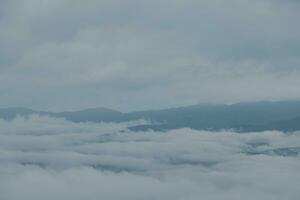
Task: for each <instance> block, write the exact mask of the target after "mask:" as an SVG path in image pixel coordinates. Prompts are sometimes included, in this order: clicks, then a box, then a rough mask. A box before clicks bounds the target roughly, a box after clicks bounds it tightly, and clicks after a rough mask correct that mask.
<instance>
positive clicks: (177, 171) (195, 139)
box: [0, 116, 300, 200]
mask: <svg viewBox="0 0 300 200" xmlns="http://www.w3.org/2000/svg"><path fill="white" fill-rule="evenodd" d="M141 123H145V122H143V121H139V122H128V123H121V124H113V123H109V124H105V123H103V124H93V123H72V122H68V121H65V120H64V119H57V118H49V117H39V116H32V117H29V118H17V119H15V120H12V121H3V120H1V121H0V125H1V131H0V152H1V154H0V177H1V178H0V199H1V200H27V199H28V200H29V199H30V200H38V199H45V200H48V199H49V200H51V199H58V200H60V199H61V200H69V199H70V200H77V199H78V200H80V199H88V200H93V199H95V200H96V199H99V198H100V199H107V200H116V199H124V200H127V199H128V200H129V199H130V200H134V199H137V200H138V199H139V200H140V199H145V200H146V199H149V200H150V199H151V200H154V199H157V200H158V199H174V200H187V199H191V200H194V199H195V200H196V199H199V198H201V199H209V200H214V199H230V200H234V199H236V200H238V199H246V200H247V199H249V200H250V199H258V200H260V199H262V200H268V199H270V200H276V199H278V200H279V199H290V200H294V199H295V200H297V199H299V197H300V193H299V190H298V189H299V188H298V182H299V180H300V176H299V173H298V171H299V167H300V157H299V152H300V149H299V147H300V134H299V132H295V133H290V134H284V133H282V132H277V131H268V132H262V133H247V134H238V133H234V132H231V131H221V132H208V131H195V130H190V129H179V130H173V131H169V132H166V133H161V132H152V131H148V132H130V131H129V130H128V129H127V127H128V126H131V125H133V124H141ZM291 152H292V153H291ZM293 152H294V153H293Z"/></svg>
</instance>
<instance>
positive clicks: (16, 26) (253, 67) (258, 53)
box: [0, 0, 300, 111]
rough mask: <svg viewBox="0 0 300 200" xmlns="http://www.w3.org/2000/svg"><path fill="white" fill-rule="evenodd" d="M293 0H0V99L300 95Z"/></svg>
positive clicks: (123, 100)
mask: <svg viewBox="0 0 300 200" xmlns="http://www.w3.org/2000/svg"><path fill="white" fill-rule="evenodd" d="M299 19H300V2H299V1H297V0H285V1H280V0H186V1H179V0H172V1H171V0H168V1H167V0H152V1H139V0H89V1H81V0H26V1H23V0H1V1H0V99H1V101H0V107H13V106H23V107H29V108H35V109H42V110H51V111H61V110H78V109H83V108H89V107H108V108H113V109H117V110H121V111H133V110H144V109H157V108H166V107H173V106H182V105H191V104H197V103H201V102H209V103H234V102H241V101H260V100H289V99H300V88H299V85H300V79H299V77H300V66H299V65H300V57H299V55H300V26H299V24H298V23H299Z"/></svg>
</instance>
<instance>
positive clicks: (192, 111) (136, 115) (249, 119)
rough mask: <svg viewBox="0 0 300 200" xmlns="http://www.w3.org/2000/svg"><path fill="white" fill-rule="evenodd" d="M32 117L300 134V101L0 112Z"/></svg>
mask: <svg viewBox="0 0 300 200" xmlns="http://www.w3.org/2000/svg"><path fill="white" fill-rule="evenodd" d="M33 114H38V115H45V116H51V117H60V118H65V119H66V120H69V121H72V122H125V121H132V120H139V119H145V120H148V121H150V122H152V123H151V124H148V125H139V126H133V127H131V128H130V129H131V130H133V131H144V130H155V131H167V130H171V129H177V128H184V127H188V128H192V129H197V130H215V131H217V130H223V129H234V130H235V131H239V132H251V131H266V130H280V131H286V132H288V131H296V130H300V101H279V102H270V101H262V102H250V103H236V104H231V105H227V104H198V105H193V106H185V107H177V108H170V109H162V110H148V111H138V112H127V113H123V112H119V111H115V110H111V109H107V108H91V109H86V110H80V111H74V112H45V111H37V110H32V109H28V108H22V107H15V108H2V109H0V118H2V119H5V120H11V119H14V118H15V117H17V116H24V117H27V116H30V115H33Z"/></svg>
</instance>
